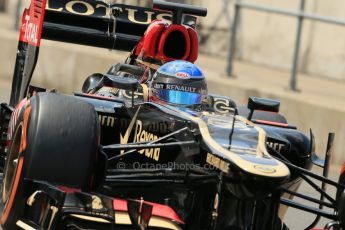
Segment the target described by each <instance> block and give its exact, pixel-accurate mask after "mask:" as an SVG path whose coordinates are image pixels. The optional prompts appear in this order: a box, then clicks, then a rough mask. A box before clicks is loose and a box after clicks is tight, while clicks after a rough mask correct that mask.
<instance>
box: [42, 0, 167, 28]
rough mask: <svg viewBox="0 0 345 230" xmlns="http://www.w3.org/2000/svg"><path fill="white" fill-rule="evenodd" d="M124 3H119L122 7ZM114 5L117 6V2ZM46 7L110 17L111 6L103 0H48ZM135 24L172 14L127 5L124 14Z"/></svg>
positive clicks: (147, 23)
mask: <svg viewBox="0 0 345 230" xmlns="http://www.w3.org/2000/svg"><path fill="white" fill-rule="evenodd" d="M122 6H123V5H118V7H121V8H122ZM114 7H117V5H116V4H115V5H114ZM46 9H47V10H50V11H57V12H68V13H71V14H76V15H82V16H100V17H104V18H109V15H110V13H111V8H110V7H109V5H108V4H106V3H104V2H101V1H94V2H90V1H82V0H79V1H77V0H71V1H66V0H47V5H46ZM121 15H125V17H126V18H127V19H128V20H129V21H131V22H132V23H135V24H142V25H149V24H150V23H151V22H152V21H153V20H156V19H158V20H166V21H171V14H169V13H164V12H156V11H151V10H150V9H148V8H147V9H146V8H144V9H143V10H141V9H138V8H134V7H133V8H131V7H126V8H123V10H122V14H121Z"/></svg>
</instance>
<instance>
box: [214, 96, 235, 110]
mask: <svg viewBox="0 0 345 230" xmlns="http://www.w3.org/2000/svg"><path fill="white" fill-rule="evenodd" d="M213 108H214V110H215V111H216V112H218V113H229V112H231V111H233V110H234V109H233V108H231V107H230V101H229V100H227V99H225V98H216V97H215V98H214V103H213Z"/></svg>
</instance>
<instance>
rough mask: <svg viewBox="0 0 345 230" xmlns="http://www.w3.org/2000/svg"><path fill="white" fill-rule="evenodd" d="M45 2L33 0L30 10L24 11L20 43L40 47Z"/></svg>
mask: <svg viewBox="0 0 345 230" xmlns="http://www.w3.org/2000/svg"><path fill="white" fill-rule="evenodd" d="M45 6H46V0H33V1H32V2H31V5H30V8H29V9H25V10H24V13H23V18H22V26H21V31H20V37H19V39H20V41H22V42H27V43H29V44H30V45H33V46H40V40H41V34H42V27H43V19H44V14H45V10H44V9H45Z"/></svg>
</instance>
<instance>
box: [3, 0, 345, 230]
mask: <svg viewBox="0 0 345 230" xmlns="http://www.w3.org/2000/svg"><path fill="white" fill-rule="evenodd" d="M206 13H207V11H206V9H204V8H201V7H195V6H190V5H185V4H177V3H171V2H163V1H154V10H153V9H148V8H143V7H137V6H129V5H123V4H113V5H109V4H105V3H103V2H100V1H91V0H82V1H72V0H32V1H31V6H30V8H29V9H26V10H25V11H24V14H23V24H22V28H21V34H20V41H19V45H18V52H17V60H16V67H15V73H14V77H13V84H12V92H11V99H10V102H9V103H8V104H6V103H2V104H1V109H0V131H1V138H2V139H1V143H0V144H1V145H0V154H1V158H0V166H1V169H2V170H3V183H2V202H3V204H4V208H3V212H2V215H1V219H0V223H1V225H2V227H3V228H4V229H17V228H19V229H265V230H282V229H288V226H286V225H285V224H284V223H283V217H284V214H285V211H286V207H287V206H290V207H293V208H297V209H300V210H303V211H306V212H309V213H312V214H315V215H316V216H317V217H316V219H315V221H314V222H313V223H311V224H310V226H308V227H307V229H312V228H313V227H314V226H315V225H316V224H317V223H318V220H319V218H320V217H321V216H322V217H326V218H328V219H330V223H329V224H328V225H327V226H326V227H325V228H326V229H331V228H334V229H345V192H344V188H345V185H344V184H345V168H344V169H343V170H342V173H341V175H340V177H339V181H338V182H334V181H332V180H329V179H327V178H326V177H327V173H328V165H329V158H330V154H331V152H332V142H333V138H334V135H333V134H330V135H329V142H328V143H329V145H328V149H327V153H326V157H325V159H324V160H322V159H320V158H318V157H317V155H316V154H315V150H314V146H315V140H314V137H313V135H312V133H311V134H310V137H307V136H306V135H305V134H303V133H301V132H300V131H298V130H297V128H296V127H294V126H292V125H289V124H288V122H287V121H286V119H285V118H284V116H283V115H281V114H279V113H278V112H279V106H280V103H279V101H276V100H271V99H262V98H255V97H251V98H249V100H248V106H247V108H242V107H239V106H237V105H236V103H235V102H234V101H233V100H231V98H228V97H225V96H219V95H213V94H208V95H207V96H206V97H205V98H203V100H202V103H200V104H197V105H190V106H178V105H173V104H168V103H166V104H164V103H156V102H155V101H152V100H150V93H149V92H150V87H152V81H153V78H154V77H153V76H154V75H155V74H156V72H158V70H159V69H160V67H161V66H162V65H163V64H164V63H169V62H171V61H175V60H183V61H188V62H194V61H195V60H196V59H197V56H198V37H197V33H196V31H195V25H196V17H197V16H206ZM167 20H168V21H167ZM41 38H45V39H50V40H55V41H62V42H68V43H76V44H81V45H89V46H96V47H100V48H107V49H114V50H122V51H129V52H130V55H129V57H128V59H127V60H126V62H125V63H120V64H116V65H114V66H112V67H111V68H110V70H109V71H108V72H107V73H104V74H98V73H96V74H92V75H91V76H89V77H88V78H87V79H86V80H85V83H84V85H83V87H82V91H81V92H80V93H75V94H74V95H73V96H71V95H70V96H67V95H61V94H59V93H58V92H55V91H51V92H46V90H45V89H42V88H39V87H35V86H32V85H30V81H31V77H32V75H33V72H34V69H35V65H36V62H37V58H38V51H39V46H40V40H41ZM81 38H82V39H81ZM157 69H158V70H157ZM180 77H181V78H185V77H186V76H184V75H181V76H180ZM313 164H315V165H318V166H320V167H323V168H324V173H323V176H320V175H316V174H314V173H312V172H311V171H309V169H310V168H311V166H312V165H313ZM311 178H313V179H316V180H319V181H321V182H322V187H319V186H318V185H317V184H316V183H315V182H314V181H313V180H311ZM302 180H304V181H306V182H307V183H309V184H311V185H312V186H313V187H314V188H315V189H316V190H317V191H318V192H319V193H320V194H321V195H320V199H316V198H313V197H309V196H306V195H303V194H300V193H298V192H297V189H298V187H299V185H300V183H301V181H302ZM326 184H329V185H331V186H335V187H336V188H337V194H336V197H331V196H330V195H329V194H327V193H326V192H325V185H326ZM294 196H296V197H300V198H302V199H305V200H307V201H309V202H313V203H316V204H318V205H319V208H314V207H309V206H307V205H304V204H300V203H297V202H295V201H293V200H292V197H294ZM323 207H327V208H330V211H325V210H323Z"/></svg>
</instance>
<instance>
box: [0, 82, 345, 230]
mask: <svg viewBox="0 0 345 230" xmlns="http://www.w3.org/2000/svg"><path fill="white" fill-rule="evenodd" d="M10 87H11V84H10V83H9V82H8V81H4V80H0V102H4V101H5V102H7V101H8V100H9V97H10ZM339 170H340V168H339V167H338V166H332V167H331V168H330V174H329V178H331V179H333V180H337V179H338V172H339ZM313 171H314V172H317V173H319V174H321V173H322V171H321V170H320V169H319V168H317V167H314V168H313ZM318 184H319V183H318ZM298 191H299V192H300V193H302V194H304V195H309V196H312V197H314V198H317V199H318V198H319V194H318V193H317V192H316V191H315V190H314V189H313V188H312V187H311V186H309V185H308V184H307V183H305V182H303V183H302V185H301V187H300V188H299V190H298ZM327 191H328V192H329V193H330V194H331V195H334V194H335V189H334V188H332V187H330V186H329V187H328V189H327ZM294 200H295V201H298V202H302V203H303V204H306V205H313V204H311V203H308V202H305V201H303V200H301V199H298V198H295V199H294ZM314 207H316V206H315V205H314ZM314 218H315V216H314V215H312V214H309V213H306V212H303V211H299V210H296V209H292V208H290V209H289V210H288V211H287V214H286V216H285V218H284V222H286V224H287V225H288V226H289V228H290V229H291V230H302V229H305V228H306V227H307V226H308V225H309V224H310V223H311V222H312V221H313V220H314ZM327 222H328V220H326V219H324V218H322V219H321V221H320V223H319V224H318V225H317V226H318V227H319V228H322V227H323V226H324V225H325V224H326V223H327ZM0 229H1V227H0Z"/></svg>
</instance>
